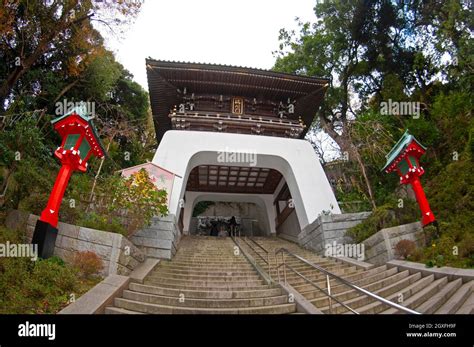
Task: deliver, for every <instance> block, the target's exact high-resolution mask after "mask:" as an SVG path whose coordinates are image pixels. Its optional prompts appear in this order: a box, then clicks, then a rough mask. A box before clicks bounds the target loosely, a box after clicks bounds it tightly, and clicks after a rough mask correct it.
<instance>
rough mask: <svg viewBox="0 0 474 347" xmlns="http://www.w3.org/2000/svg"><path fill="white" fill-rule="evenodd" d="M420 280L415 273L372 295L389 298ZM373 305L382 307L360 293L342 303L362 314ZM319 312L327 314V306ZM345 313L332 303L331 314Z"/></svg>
mask: <svg viewBox="0 0 474 347" xmlns="http://www.w3.org/2000/svg"><path fill="white" fill-rule="evenodd" d="M420 278H421V274H420V273H415V274H413V275H410V276H407V277H405V278H402V279H400V280H398V281H396V282H395V283H392V284H390V285H388V286H386V287H384V288H382V289H379V290H376V291H374V292H373V293H374V294H376V295H378V296H381V297H383V298H386V297H390V295H394V294H395V295H396V294H398V293H400V292H402V291H403V290H404V288H407V287H409V286H410V285H413V284H415V283H417V281H418V282H419V280H420ZM426 282H428V281H426ZM423 283H424V282H423ZM405 298H406V296H405ZM373 303H375V304H380V305H382V303H381V302H380V301H378V300H376V299H374V298H372V297H370V296H367V295H365V294H363V293H360V292H359V293H358V294H357V296H356V297H354V298H353V299H350V300H346V301H345V302H344V304H346V305H348V306H349V307H351V308H352V309H354V310H356V311H357V312H363V310H364V307H366V306H368V305H371V304H373ZM359 308H360V309H359ZM320 310H321V311H323V312H327V313H329V306H324V307H321V308H320ZM346 312H350V311H348V309H347V308H345V307H344V306H342V305H340V304H338V303H334V302H333V307H332V313H346Z"/></svg>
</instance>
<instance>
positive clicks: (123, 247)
mask: <svg viewBox="0 0 474 347" xmlns="http://www.w3.org/2000/svg"><path fill="white" fill-rule="evenodd" d="M38 219H39V217H38V216H35V215H33V214H28V213H25V212H22V211H11V212H10V213H9V214H8V216H7V220H6V225H7V227H8V228H11V229H16V230H19V229H24V228H26V235H27V239H26V242H31V240H32V238H33V233H34V229H35V226H36V221H37V220H38ZM79 251H92V252H94V253H96V254H97V255H98V256H99V257H100V259H101V260H102V263H103V268H102V271H101V275H103V276H107V275H112V274H118V275H125V276H126V275H128V274H130V273H131V272H132V271H133V270H134V269H135V268H136V267H137V266H138V265H139V264H141V263H142V262H143V261H144V260H145V255H144V253H143V252H142V251H140V250H139V249H138V248H137V247H135V246H134V245H133V244H132V243H131V242H130V241H129V240H128V239H127V238H126V237H124V236H123V235H121V234H117V233H111V232H106V231H101V230H95V229H90V228H85V227H80V226H77V225H71V224H67V223H59V224H58V237H57V239H56V244H55V249H54V255H57V256H59V257H61V258H62V259H63V260H65V261H66V262H69V261H71V259H72V256H73V254H74V252H79Z"/></svg>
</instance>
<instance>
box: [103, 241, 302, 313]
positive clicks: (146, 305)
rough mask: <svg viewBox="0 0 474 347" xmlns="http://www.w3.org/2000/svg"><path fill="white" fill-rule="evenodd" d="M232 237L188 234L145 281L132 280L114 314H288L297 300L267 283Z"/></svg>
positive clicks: (117, 299)
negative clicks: (289, 298) (237, 250)
mask: <svg viewBox="0 0 474 347" xmlns="http://www.w3.org/2000/svg"><path fill="white" fill-rule="evenodd" d="M235 250H236V247H235V244H234V242H233V241H232V240H231V239H230V238H217V237H203V236H184V237H183V238H182V240H181V241H180V244H179V249H178V251H177V253H176V255H175V256H174V258H173V260H171V261H168V260H162V261H160V263H159V264H158V265H157V266H156V267H155V268H154V269H153V270H152V272H151V273H150V274H149V275H148V276H147V277H146V278H145V280H144V282H143V284H140V283H130V285H129V287H128V289H127V290H125V291H124V292H123V295H122V297H120V298H116V299H115V301H114V305H113V306H111V307H107V308H106V310H105V313H108V314H124V313H127V314H136V313H147V314H287V313H295V312H296V305H295V304H294V303H289V302H288V295H287V294H286V293H285V292H284V291H283V290H282V289H281V288H280V287H279V286H278V285H269V284H267V283H266V282H265V281H264V280H263V279H262V278H261V277H260V276H259V274H258V273H257V271H256V270H255V269H254V268H253V266H252V265H251V264H250V263H249V262H248V260H247V259H246V258H245V257H244V256H243V255H242V254H241V253H240V252H239V253H238V254H237V255H236V254H235V253H234V252H235Z"/></svg>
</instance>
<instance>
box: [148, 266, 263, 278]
mask: <svg viewBox="0 0 474 347" xmlns="http://www.w3.org/2000/svg"><path fill="white" fill-rule="evenodd" d="M154 273H156V274H163V275H166V274H177V275H182V276H186V275H190V276H251V275H255V270H254V269H253V268H251V269H248V270H245V271H225V270H222V269H214V270H207V271H200V270H177V269H171V268H165V267H158V268H156V269H155V270H153V271H152V272H151V274H154Z"/></svg>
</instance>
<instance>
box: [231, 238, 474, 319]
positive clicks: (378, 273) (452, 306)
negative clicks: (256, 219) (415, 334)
mask: <svg viewBox="0 0 474 347" xmlns="http://www.w3.org/2000/svg"><path fill="white" fill-rule="evenodd" d="M253 240H254V241H256V242H257V243H258V244H259V245H261V246H262V247H263V248H264V249H265V250H267V251H268V253H267V252H265V251H264V250H262V249H261V248H259V247H258V246H253V243H252V242H248V244H247V243H245V242H242V241H240V244H241V246H242V247H243V248H245V249H247V250H248V251H249V252H250V254H253V255H252V256H253V257H254V258H255V260H256V261H257V263H258V264H259V265H260V266H261V267H262V268H263V269H265V270H267V268H268V265H267V264H266V262H264V261H263V260H262V259H261V257H262V258H265V259H267V257H268V259H269V261H270V264H271V267H270V274H271V277H272V278H273V279H274V280H276V281H278V279H279V278H280V280H282V281H283V271H280V273H279V274H278V272H277V270H276V265H277V264H280V263H281V261H282V260H281V254H280V255H279V256H278V259H277V257H275V251H276V250H278V249H280V248H282V247H284V248H286V249H288V250H289V251H291V252H293V253H294V254H297V255H299V256H301V257H303V258H305V259H307V260H309V261H310V262H312V263H315V264H317V265H319V266H321V267H323V268H324V269H326V270H329V271H331V272H333V273H335V274H336V275H339V276H340V277H342V278H344V279H346V280H348V281H349V282H351V283H353V284H355V285H357V286H359V287H361V288H364V289H367V290H369V291H371V292H372V293H374V294H377V295H379V296H381V297H383V298H385V299H388V300H390V301H393V302H395V303H399V304H401V305H402V306H405V307H409V308H411V309H414V310H416V311H418V312H421V313H435V314H452V313H460V314H470V313H474V281H473V280H471V281H468V282H466V283H463V281H462V279H461V278H458V279H454V280H449V279H448V277H447V276H445V277H442V276H441V277H440V276H437V277H436V278H435V276H434V275H433V274H430V275H425V276H424V275H422V273H421V272H413V271H410V272H409V271H408V270H402V269H399V268H397V267H389V266H387V265H383V266H378V267H372V268H369V269H364V268H362V267H358V266H354V265H352V264H349V263H345V262H342V261H340V260H336V259H331V258H325V257H321V256H318V255H317V254H315V253H313V252H311V251H309V250H306V249H303V248H301V247H299V246H298V245H297V244H294V243H292V242H288V241H285V240H282V239H280V238H276V237H273V238H258V237H255V238H253ZM249 245H250V246H249ZM256 253H259V254H260V255H261V257H259V256H257V255H256ZM285 262H286V263H287V264H289V265H290V266H291V267H293V268H294V269H295V270H297V271H298V272H300V273H302V274H303V275H304V276H306V277H307V278H309V279H310V280H312V281H313V282H315V283H316V284H317V285H318V286H319V287H320V288H323V289H325V288H326V276H325V275H323V274H322V273H321V272H319V271H317V270H315V269H314V268H312V267H311V266H309V265H307V264H305V263H303V262H301V261H300V260H298V259H296V258H294V257H291V256H288V255H287V256H285ZM267 271H268V270H267ZM286 279H287V282H288V283H289V284H290V285H291V286H292V287H293V288H295V289H296V290H297V291H298V292H299V293H300V294H302V295H303V296H304V297H305V298H306V299H307V300H309V301H310V302H311V303H312V304H313V305H314V306H315V307H316V308H317V309H319V310H320V311H322V312H323V313H351V312H350V311H349V310H348V309H347V308H345V307H344V306H342V305H340V304H338V303H337V302H334V301H333V303H332V310H330V307H329V298H328V297H327V296H326V295H325V294H323V293H322V292H321V291H319V290H317V289H316V288H315V287H314V286H312V285H311V284H309V283H308V282H307V281H305V280H304V279H303V278H301V277H299V276H298V275H296V274H295V273H293V272H291V271H289V270H287V271H286ZM330 284H331V293H332V295H333V296H335V297H336V298H337V299H338V300H339V301H341V302H343V303H345V304H346V305H348V306H349V307H351V308H352V309H354V310H356V311H357V312H358V313H361V314H376V313H383V314H391V313H399V310H397V309H396V308H391V307H390V306H388V305H386V304H384V303H382V302H380V301H377V300H375V299H373V298H371V297H369V296H367V295H364V294H362V293H360V292H358V291H356V290H354V289H351V288H350V287H348V286H346V285H344V284H342V283H341V282H339V281H337V280H335V279H331V280H330ZM351 314H352V313H351Z"/></svg>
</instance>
